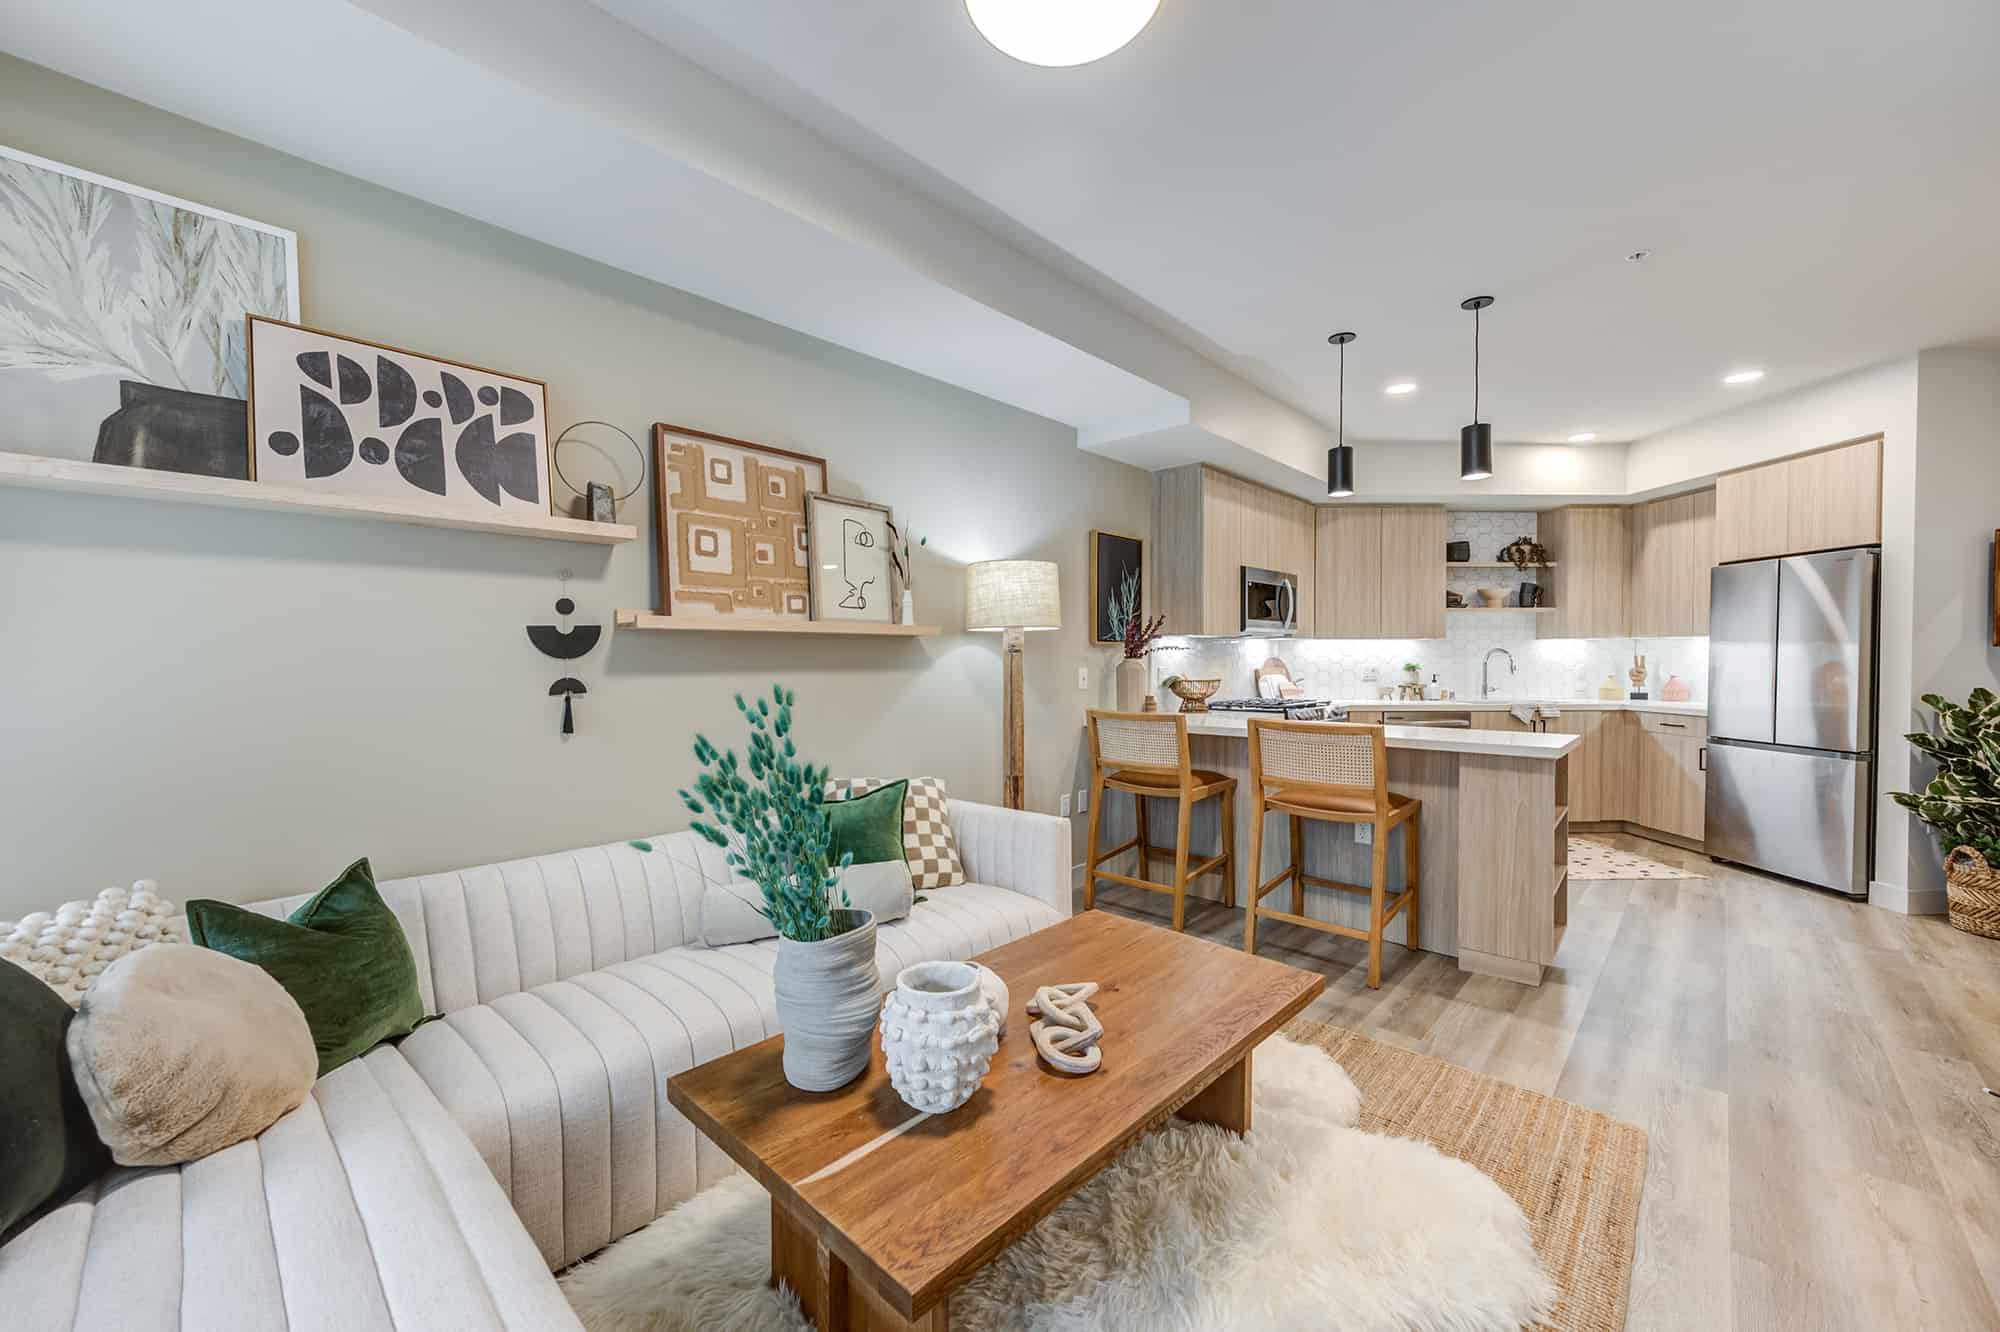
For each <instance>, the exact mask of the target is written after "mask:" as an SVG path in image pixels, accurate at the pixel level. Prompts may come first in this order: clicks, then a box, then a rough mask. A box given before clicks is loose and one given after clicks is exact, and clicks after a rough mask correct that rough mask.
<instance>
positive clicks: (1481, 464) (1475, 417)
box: [1458, 296, 1493, 481]
mask: <svg viewBox="0 0 2000 1332" xmlns="http://www.w3.org/2000/svg"><path fill="white" fill-rule="evenodd" d="M1491 304H1493V298H1492V297H1491V296H1473V297H1471V298H1469V299H1467V300H1463V301H1460V302H1459V303H1458V308H1459V309H1461V310H1470V311H1472V424H1471V425H1469V426H1464V427H1462V428H1461V429H1460V430H1459V432H1458V479H1459V480H1461V481H1484V480H1485V479H1486V478H1487V477H1489V476H1492V475H1493V427H1492V426H1490V425H1488V424H1487V423H1486V422H1484V421H1482V420H1480V419H1479V312H1480V311H1481V310H1484V309H1485V308H1486V307H1487V306H1489V305H1491Z"/></svg>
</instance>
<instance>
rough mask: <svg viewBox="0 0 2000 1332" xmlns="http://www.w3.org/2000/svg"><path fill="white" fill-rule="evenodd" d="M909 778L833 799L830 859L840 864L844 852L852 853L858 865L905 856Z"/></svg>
mask: <svg viewBox="0 0 2000 1332" xmlns="http://www.w3.org/2000/svg"><path fill="white" fill-rule="evenodd" d="M909 789H910V783H909V782H908V781H907V780H904V781H900V782H891V783H889V785H887V786H880V787H877V788H876V789H874V790H873V791H870V792H869V793H868V794H867V795H858V796H851V797H849V798H848V799H846V800H834V801H829V802H827V804H826V805H825V806H824V808H825V809H826V818H827V823H828V825H829V826H830V828H831V829H832V832H833V839H832V841H831V843H830V844H829V845H828V846H827V849H826V858H827V861H828V862H829V863H831V864H835V865H838V864H839V863H840V857H841V856H842V855H843V854H846V853H848V852H852V853H853V856H854V861H853V863H854V864H856V865H879V864H881V863H882V862H883V861H885V860H901V859H902V858H903V797H904V796H905V795H907V794H908V793H909Z"/></svg>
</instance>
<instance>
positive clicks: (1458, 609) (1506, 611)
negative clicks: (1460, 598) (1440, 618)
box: [1444, 606, 1555, 615]
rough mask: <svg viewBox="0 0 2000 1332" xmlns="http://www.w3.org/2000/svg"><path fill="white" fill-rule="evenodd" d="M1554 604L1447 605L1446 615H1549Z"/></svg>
mask: <svg viewBox="0 0 2000 1332" xmlns="http://www.w3.org/2000/svg"><path fill="white" fill-rule="evenodd" d="M1554 609H1555V607H1554V606H1446V607H1445V608H1444V613H1445V614H1446V615H1518V614H1519V613H1521V612H1522V611H1526V612H1528V614H1530V615H1547V614H1548V613H1549V612H1550V611H1553V610H1554Z"/></svg>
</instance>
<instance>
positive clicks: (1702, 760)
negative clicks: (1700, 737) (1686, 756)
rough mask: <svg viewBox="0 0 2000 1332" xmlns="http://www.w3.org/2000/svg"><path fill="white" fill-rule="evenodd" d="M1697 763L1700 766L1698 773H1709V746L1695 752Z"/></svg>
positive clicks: (1697, 769)
mask: <svg viewBox="0 0 2000 1332" xmlns="http://www.w3.org/2000/svg"><path fill="white" fill-rule="evenodd" d="M1695 762H1696V764H1697V765H1698V766H1697V768H1696V771H1698V772H1707V771H1708V746H1707V745H1703V746H1702V747H1701V748H1700V749H1698V750H1696V751H1695Z"/></svg>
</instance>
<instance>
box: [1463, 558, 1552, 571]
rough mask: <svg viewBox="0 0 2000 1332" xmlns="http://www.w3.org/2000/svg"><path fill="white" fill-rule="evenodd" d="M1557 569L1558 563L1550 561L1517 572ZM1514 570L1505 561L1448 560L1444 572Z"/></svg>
mask: <svg viewBox="0 0 2000 1332" xmlns="http://www.w3.org/2000/svg"><path fill="white" fill-rule="evenodd" d="M1555 567H1556V562H1555V561H1554V560H1550V561H1549V562H1548V563H1547V564H1531V565H1529V566H1528V567H1527V568H1525V569H1521V570H1517V572H1519V573H1540V572H1541V571H1542V570H1544V569H1553V568H1555ZM1512 568H1514V566H1513V565H1511V564H1509V563H1507V561H1505V560H1500V561H1498V562H1493V561H1488V562H1485V563H1481V562H1480V561H1478V560H1446V561H1445V564H1444V570H1445V572H1446V573H1450V572H1451V571H1452V570H1453V569H1512Z"/></svg>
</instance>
